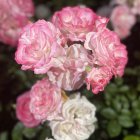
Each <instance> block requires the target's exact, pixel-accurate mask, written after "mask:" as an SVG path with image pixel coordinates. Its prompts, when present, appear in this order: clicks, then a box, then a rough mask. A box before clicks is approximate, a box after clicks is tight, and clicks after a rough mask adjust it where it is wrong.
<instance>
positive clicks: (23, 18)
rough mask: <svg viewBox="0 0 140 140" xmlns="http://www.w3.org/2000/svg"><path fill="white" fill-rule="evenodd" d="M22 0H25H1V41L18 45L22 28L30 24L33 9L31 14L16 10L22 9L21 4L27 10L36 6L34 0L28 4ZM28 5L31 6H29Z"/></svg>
mask: <svg viewBox="0 0 140 140" xmlns="http://www.w3.org/2000/svg"><path fill="white" fill-rule="evenodd" d="M22 2H23V0H17V2H15V0H7V1H6V0H4V1H3V0H0V41H2V42H3V43H6V44H9V45H12V46H15V45H17V40H18V37H19V34H20V31H21V29H22V28H23V27H24V26H25V25H26V24H28V17H31V16H32V15H33V10H32V12H30V16H29V12H25V13H24V15H21V11H20V12H14V11H18V9H21V7H20V6H21V5H22V9H26V11H27V10H29V11H30V10H31V9H33V8H34V6H33V4H32V1H30V2H29V3H28V4H26V2H25V1H24V2H25V4H22ZM11 4H12V5H11ZM20 4H21V5H20ZM27 5H30V6H28V7H27ZM12 6H13V7H14V8H13V7H12Z"/></svg>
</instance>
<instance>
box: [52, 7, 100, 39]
mask: <svg viewBox="0 0 140 140" xmlns="http://www.w3.org/2000/svg"><path fill="white" fill-rule="evenodd" d="M98 18H99V17H98V16H97V15H96V14H95V13H94V12H93V11H92V10H91V9H89V8H86V7H80V6H76V7H66V8H63V9H62V10H61V11H58V12H56V13H55V14H54V15H53V18H52V22H53V23H54V24H55V25H56V26H57V27H58V28H59V29H60V31H61V32H62V33H63V34H65V35H66V37H67V38H68V39H70V40H71V41H84V40H85V36H86V34H87V33H88V32H90V31H93V30H96V25H95V23H96V22H97V21H98Z"/></svg>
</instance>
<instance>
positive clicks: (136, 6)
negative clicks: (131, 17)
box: [131, 0, 140, 15]
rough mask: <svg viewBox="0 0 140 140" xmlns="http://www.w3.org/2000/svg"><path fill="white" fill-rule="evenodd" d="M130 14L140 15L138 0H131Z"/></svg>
mask: <svg viewBox="0 0 140 140" xmlns="http://www.w3.org/2000/svg"><path fill="white" fill-rule="evenodd" d="M131 10H132V12H133V13H134V14H138V15H140V0H133V6H132V9H131Z"/></svg>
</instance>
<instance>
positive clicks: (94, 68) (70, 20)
mask: <svg viewBox="0 0 140 140" xmlns="http://www.w3.org/2000/svg"><path fill="white" fill-rule="evenodd" d="M107 23H108V19H107V18H105V17H100V16H98V15H96V13H94V12H93V11H92V10H91V9H89V8H86V7H79V6H76V7H66V8H63V9H62V10H61V11H58V12H56V13H55V14H54V15H53V17H52V19H51V21H50V22H47V21H45V20H39V21H37V22H35V23H30V24H28V25H27V26H25V28H23V30H22V32H21V36H20V38H19V42H18V48H17V51H16V54H15V60H16V62H17V63H18V64H21V65H22V67H21V69H22V70H32V71H34V73H35V74H44V78H43V79H42V80H40V81H38V82H37V83H35V85H34V86H33V87H32V88H31V90H30V91H28V92H26V93H25V94H23V95H21V96H20V97H19V98H18V99H17V117H18V119H19V120H21V121H22V122H23V123H24V124H25V125H26V126H28V127H33V126H36V125H38V124H39V123H43V122H44V121H49V122H50V123H49V124H50V127H51V129H52V134H53V136H54V138H55V139H56V140H60V139H61V140H66V139H67V140H84V139H87V138H88V137H89V136H90V135H91V134H92V133H93V131H94V129H95V125H94V123H95V122H96V118H95V110H96V109H95V106H94V105H93V104H91V103H90V102H89V101H88V100H87V99H86V98H85V97H80V94H79V93H77V94H75V95H74V96H72V95H71V96H70V97H67V96H66V94H65V91H73V90H78V89H79V88H80V87H81V86H82V85H83V84H86V85H87V89H90V88H91V89H92V92H93V93H94V94H97V93H99V92H100V91H103V90H104V88H105V86H106V85H107V84H108V83H109V82H110V80H111V78H112V77H113V76H115V77H117V76H122V75H123V73H124V68H125V65H126V63H127V51H126V47H125V46H124V45H123V44H122V43H121V42H120V39H119V37H118V36H117V34H116V33H114V32H112V31H110V30H109V29H107V27H106V25H107ZM25 98H27V99H25Z"/></svg>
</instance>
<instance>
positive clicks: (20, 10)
mask: <svg viewBox="0 0 140 140" xmlns="http://www.w3.org/2000/svg"><path fill="white" fill-rule="evenodd" d="M7 5H8V6H9V8H10V9H9V10H10V11H11V13H12V15H13V16H16V15H18V16H26V17H31V16H33V14H34V4H33V1H32V0H7Z"/></svg>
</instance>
